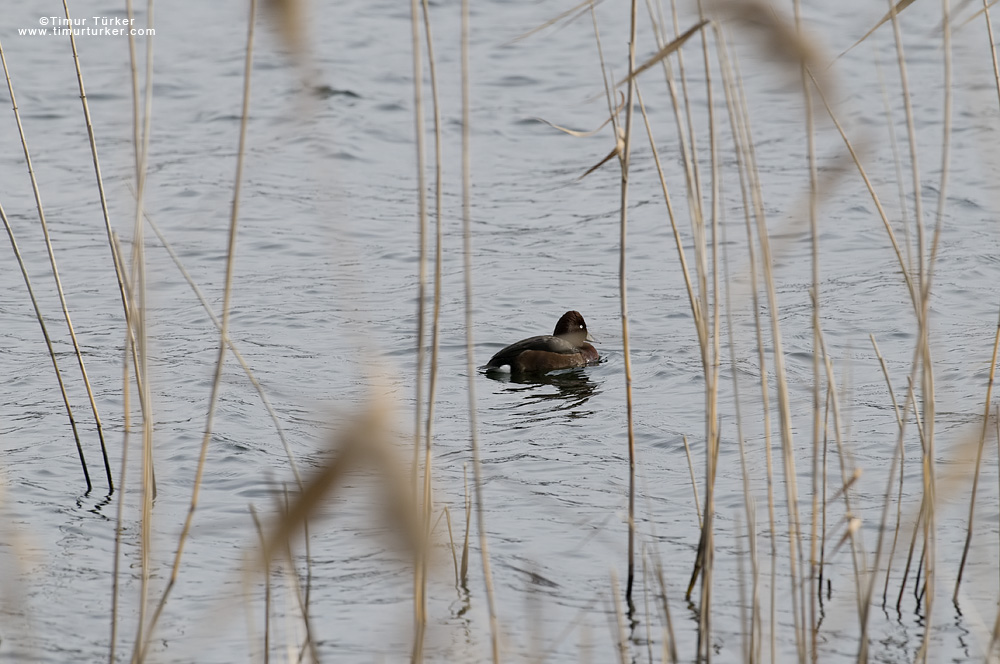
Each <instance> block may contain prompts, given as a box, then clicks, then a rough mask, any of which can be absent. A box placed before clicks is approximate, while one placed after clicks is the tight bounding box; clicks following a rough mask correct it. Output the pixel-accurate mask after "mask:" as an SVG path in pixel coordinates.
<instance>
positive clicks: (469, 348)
mask: <svg viewBox="0 0 1000 664" xmlns="http://www.w3.org/2000/svg"><path fill="white" fill-rule="evenodd" d="M461 5H462V36H461V42H462V44H461V58H462V272H463V276H464V282H465V373H466V377H467V378H468V381H469V383H468V390H467V392H468V394H469V445H470V447H471V448H472V476H473V482H474V486H475V496H476V527H477V529H478V530H479V551H480V554H481V555H482V563H483V582H484V585H485V586H486V606H487V610H488V611H489V616H490V650H491V654H492V657H493V664H499V662H500V620H499V618H498V617H497V606H496V597H495V595H494V592H493V572H492V571H491V569H490V550H489V546H488V539H487V536H486V517H485V515H484V513H483V512H484V507H483V477H482V465H481V464H480V461H479V433H478V426H477V423H476V370H475V356H474V349H475V344H474V341H473V333H472V179H471V175H470V174H471V171H472V160H471V142H472V133H471V130H470V125H469V123H470V118H469V115H470V110H469V109H470V107H471V103H470V94H469V86H470V74H469V0H462V3H461ZM466 495H468V484H467V483H466ZM470 507H471V505H469V506H468V507H467V508H466V517H465V524H466V525H465V546H464V548H463V551H462V582H463V584H464V583H465V579H466V571H467V569H468V566H467V562H466V561H467V560H468V550H469V517H470V515H471V509H470Z"/></svg>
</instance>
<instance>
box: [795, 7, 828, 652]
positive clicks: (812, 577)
mask: <svg viewBox="0 0 1000 664" xmlns="http://www.w3.org/2000/svg"><path fill="white" fill-rule="evenodd" d="M792 11H793V16H794V21H795V32H796V35H797V37H798V38H799V39H800V40H804V39H805V34H804V32H803V29H802V3H801V1H800V0H793V2H792ZM799 77H800V79H801V83H802V98H803V101H804V114H805V122H806V160H807V164H808V168H809V249H810V254H811V257H812V289H811V290H812V305H813V306H812V337H813V338H812V343H813V346H812V370H813V390H812V396H813V408H812V411H813V413H812V415H813V444H812V519H811V524H810V532H809V584H808V591H809V592H808V595H806V591H807V588H806V586H805V584H803V586H802V593H803V596H802V607H803V612H804V611H805V608H806V607H807V606H808V607H809V619H808V620H806V617H805V616H803V624H808V625H809V626H810V630H809V631H810V634H811V635H812V639H811V641H810V655H811V657H812V660H813V661H814V662H815V661H816V660H817V659H818V647H819V643H818V637H819V629H818V617H817V611H816V599H817V592H816V588H817V586H816V584H817V580H818V577H819V574H818V558H817V553H818V551H817V549H818V543H819V542H818V540H819V537H818V533H817V531H816V524H817V522H818V521H819V519H818V513H819V492H818V491H817V489H818V488H819V483H820V479H819V457H820V436H821V432H820V426H821V423H820V411H821V410H822V409H821V397H820V394H821V390H822V376H821V372H820V357H819V347H820V322H819V321H820V313H819V312H820V287H819V286H820V279H819V274H820V269H819V219H818V210H817V204H818V191H817V189H818V186H819V182H818V176H817V173H816V131H815V127H814V121H813V98H812V93H811V91H810V89H809V71H808V69H807V68H806V63H805V61H802V62H801V63H800V64H799Z"/></svg>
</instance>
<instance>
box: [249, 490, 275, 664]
mask: <svg viewBox="0 0 1000 664" xmlns="http://www.w3.org/2000/svg"><path fill="white" fill-rule="evenodd" d="M250 518H252V519H253V527H254V530H256V531H257V540H258V541H259V542H260V546H261V550H263V549H264V545H265V540H264V529H263V528H262V527H261V525H260V519H259V518H257V510H256V509H254V506H253V505H251V506H250ZM270 659H271V561H270V560H265V561H264V664H268V662H269V661H270Z"/></svg>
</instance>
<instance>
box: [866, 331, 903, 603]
mask: <svg viewBox="0 0 1000 664" xmlns="http://www.w3.org/2000/svg"><path fill="white" fill-rule="evenodd" d="M868 338H869V339H871V342H872V347H873V348H874V349H875V356H876V357H877V358H878V361H879V365H880V366H881V367H882V375H883V376H884V377H885V384H886V387H887V388H888V389H889V398H890V399H892V411H893V414H894V415H895V416H896V426H897V427H898V428H899V436H898V437H897V444H896V452H895V455H894V456H893V463H894V464H895V459H896V457H897V456H898V457H899V494H898V496H897V497H896V527H895V529H894V531H893V536H892V547H891V548H890V549H889V558H888V560H887V561H886V567H885V586H884V588H883V590H882V607H883V608H885V602H886V596H887V595H888V592H889V576H890V572H891V571H892V558H893V556H894V555H895V553H896V542H897V540H898V538H899V524H900V521H901V520H902V514H903V466H904V461H905V458H906V457H905V448H904V446H903V440H904V435H905V433H906V417H905V416H906V406H907V405H908V403H904V407H903V410H902V412H901V411H900V407H899V405H898V404H897V403H896V393H895V391H894V390H893V389H892V381H891V380H890V379H889V369H888V367H886V364H885V358H883V357H882V351H880V350H879V347H878V343H876V342H875V335H872V334H869V335H868ZM889 482H890V483H891V482H892V472H890V473H889ZM886 492H887V493H886V501H888V500H889V497H888V496H889V494H888V489H886ZM881 528H882V529H884V528H885V515H884V514H883V521H882V524H881ZM881 536H882V531H881V530H880V531H879V545H880V546H881V542H882V540H881ZM878 560H879V556H878V553H876V557H875V569H878ZM868 601H871V598H870V597H869V598H868Z"/></svg>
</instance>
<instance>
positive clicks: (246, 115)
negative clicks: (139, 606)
mask: <svg viewBox="0 0 1000 664" xmlns="http://www.w3.org/2000/svg"><path fill="white" fill-rule="evenodd" d="M249 14H250V15H249V18H248V21H247V22H248V25H247V46H246V57H245V59H244V73H243V101H242V108H241V112H240V129H239V147H238V149H237V154H236V174H235V177H234V183H233V201H232V207H231V213H230V217H229V233H228V244H227V247H226V272H225V278H224V282H223V283H224V285H223V293H222V326H221V329H220V331H219V350H218V356H217V358H216V362H215V373H214V376H213V378H212V389H211V393H210V395H209V402H208V412H207V414H206V417H205V432H204V435H203V437H202V441H201V449H200V451H199V454H198V466H197V470H196V471H195V476H194V486H193V488H192V491H191V504H190V506H189V508H188V513H187V517H186V518H185V520H184V526H183V528H182V529H181V533H180V536H179V537H178V541H177V551H176V553H175V554H174V562H173V565H172V567H171V570H170V578H169V580H168V581H167V585H166V588H164V590H163V594H162V595H161V596H160V600H159V602H158V603H157V605H156V609H155V611H154V613H153V616H152V618H151V619H150V621H149V625H148V627H147V628H146V632H145V637H144V639H143V640H144V643H143V644H142V648H141V651H140V652H141V655H140V657H139V660H140V661H145V659H146V655H147V653H148V650H149V644H150V643H151V640H152V639H151V637H152V634H153V632H154V630H155V629H156V624H157V622H158V621H159V618H160V616H161V615H162V613H163V609H164V607H165V606H166V603H167V600H168V598H169V597H170V592H171V590H172V589H173V587H174V585H175V584H176V583H177V576H178V574H179V573H180V564H181V559H182V557H183V555H184V545H185V544H186V542H187V537H188V534H189V533H190V531H191V524H192V522H193V521H194V515H195V512H196V511H197V508H198V495H199V492H200V490H201V480H202V477H203V476H204V473H205V462H206V459H207V456H208V445H209V443H210V442H211V440H212V431H213V423H214V418H215V408H216V405H217V404H218V399H219V392H220V391H221V387H222V367H223V365H224V363H225V359H226V348H227V344H226V339H227V338H228V337H229V317H230V306H229V305H230V302H231V301H232V292H233V272H234V269H235V264H236V236H237V228H238V222H239V212H240V192H241V191H242V185H243V164H244V159H245V156H246V147H247V125H248V124H249V120H250V80H251V74H252V72H253V44H254V27H255V23H256V18H257V0H250V12H249ZM147 83H148V81H147ZM147 137H148V133H147ZM140 221H141V220H140ZM150 424H151V423H150ZM138 645H139V644H138V643H137V646H138Z"/></svg>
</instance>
